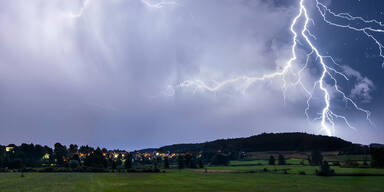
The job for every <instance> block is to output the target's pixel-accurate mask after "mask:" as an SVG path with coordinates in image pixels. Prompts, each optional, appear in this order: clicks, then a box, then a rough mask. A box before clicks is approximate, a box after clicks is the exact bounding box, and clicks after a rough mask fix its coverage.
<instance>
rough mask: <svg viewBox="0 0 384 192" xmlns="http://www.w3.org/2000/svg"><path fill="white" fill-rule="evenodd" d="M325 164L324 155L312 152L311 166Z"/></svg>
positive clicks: (316, 151)
mask: <svg viewBox="0 0 384 192" xmlns="http://www.w3.org/2000/svg"><path fill="white" fill-rule="evenodd" d="M322 162H323V155H321V152H320V151H318V150H315V151H312V153H311V165H321V164H322Z"/></svg>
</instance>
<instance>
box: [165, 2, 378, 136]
mask: <svg viewBox="0 0 384 192" xmlns="http://www.w3.org/2000/svg"><path fill="white" fill-rule="evenodd" d="M314 1H315V3H316V7H317V10H318V11H319V13H320V15H321V17H322V18H323V21H324V22H326V23H328V24H329V25H332V26H334V27H340V28H345V29H348V30H354V31H359V32H362V34H363V35H365V36H366V37H368V38H370V39H372V40H373V42H374V43H376V45H377V46H378V48H379V56H380V57H381V58H382V59H383V64H382V65H383V67H384V55H383V49H384V46H383V44H382V43H380V42H379V41H378V40H377V38H376V37H375V36H374V34H372V33H383V32H384V24H383V23H382V22H380V21H377V20H374V19H372V20H366V19H364V18H362V17H355V16H352V15H351V14H349V13H334V12H333V11H331V10H330V9H329V8H328V7H326V6H325V5H324V4H322V3H320V2H319V1H318V0H314ZM304 2H305V0H300V3H299V13H298V14H297V15H296V16H295V17H294V19H293V20H292V23H291V26H290V31H291V33H292V34H293V38H292V45H291V58H290V59H289V60H288V61H287V63H286V65H285V66H284V67H283V69H281V70H279V71H277V72H274V73H270V74H264V75H262V76H259V77H251V76H239V77H235V78H232V79H228V80H224V81H222V82H216V83H214V85H211V84H209V83H207V82H204V81H202V80H198V79H197V80H188V81H184V82H182V83H180V84H178V85H176V86H172V88H173V92H172V93H173V94H174V91H175V89H183V88H192V89H194V92H196V91H197V90H201V91H209V92H217V91H219V90H221V89H222V88H224V87H225V86H228V85H230V84H235V83H241V85H240V87H239V88H240V90H241V91H242V92H245V91H246V90H247V89H248V88H249V87H250V85H252V84H253V83H256V82H259V81H264V80H267V79H275V78H280V79H281V80H282V90H283V95H284V99H285V91H286V90H287V89H288V88H289V87H293V86H299V87H301V88H302V89H303V90H304V92H305V93H306V94H307V101H306V103H307V108H306V109H305V115H306V117H307V118H308V119H309V114H308V112H309V109H310V107H311V100H312V98H313V94H314V91H315V90H316V89H318V90H320V91H321V92H322V94H323V103H324V105H323V107H322V109H321V111H320V113H319V116H318V118H315V119H314V120H319V121H320V124H321V129H322V130H323V131H325V133H327V134H328V135H333V133H334V131H335V119H341V120H342V121H344V123H345V125H346V126H347V127H349V128H352V129H355V128H354V127H353V126H352V125H351V123H350V122H349V120H348V118H347V117H346V116H344V115H340V114H337V113H335V112H334V111H332V98H331V90H330V89H333V90H334V91H335V92H336V93H337V94H339V95H340V96H342V98H343V100H344V101H345V102H348V103H350V104H352V106H353V107H354V108H355V109H356V110H357V111H360V112H362V113H364V114H365V116H366V119H367V121H369V123H371V124H372V122H371V120H370V115H371V113H370V111H368V110H365V109H363V108H361V107H359V106H358V105H357V103H356V102H355V101H353V100H352V99H351V98H350V97H348V96H347V94H346V93H344V92H343V91H342V90H341V89H340V86H339V84H338V81H337V79H336V76H340V77H342V78H344V79H346V80H349V78H348V76H347V75H345V74H344V73H343V72H341V71H338V70H337V69H335V68H333V67H332V66H331V65H334V66H337V67H340V65H339V64H338V63H336V62H335V60H334V59H333V58H332V57H331V56H323V55H321V53H320V52H319V50H318V48H317V47H316V46H315V45H314V44H313V42H312V41H311V38H312V39H315V40H316V36H315V35H314V34H313V33H312V32H311V31H310V30H309V23H310V22H311V23H313V24H314V21H313V19H311V18H310V17H309V14H308V9H307V8H306V6H305V4H304ZM328 15H329V16H331V17H333V18H336V19H343V20H346V21H348V22H356V21H359V22H362V23H364V24H366V25H367V26H364V27H357V26H354V25H353V23H350V24H347V25H345V24H339V23H336V22H332V21H330V20H329V18H328V17H327V16H328ZM300 19H303V20H304V24H303V25H302V27H301V31H296V30H295V27H296V26H297V25H298V24H299V20H300ZM372 25H375V27H373V26H372ZM298 38H303V39H304V40H305V44H306V45H307V46H308V48H309V49H310V52H309V53H308V54H307V59H306V63H305V64H304V65H303V67H301V68H299V70H298V71H295V70H294V68H293V65H294V64H295V62H296V61H297V55H296V53H297V45H298V43H299V40H298ZM303 46H304V45H303ZM312 55H314V56H315V58H316V59H317V60H318V64H319V67H320V68H321V75H320V77H319V79H318V80H317V81H315V83H314V84H313V87H312V88H311V89H309V88H307V87H305V86H304V84H303V82H302V76H301V74H302V72H303V71H304V70H305V69H307V67H308V63H309V58H310V57H311V56H312ZM328 60H329V61H330V63H328V64H327V62H326V61H328ZM288 74H292V75H294V76H296V77H297V80H296V81H295V82H293V83H288V80H287V78H286V76H287V75H288ZM327 79H328V80H331V81H333V84H327V83H326V80H327Z"/></svg>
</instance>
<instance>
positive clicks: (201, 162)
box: [198, 158, 204, 168]
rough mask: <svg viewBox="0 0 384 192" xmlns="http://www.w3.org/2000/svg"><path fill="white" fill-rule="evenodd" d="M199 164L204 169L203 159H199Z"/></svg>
mask: <svg viewBox="0 0 384 192" xmlns="http://www.w3.org/2000/svg"><path fill="white" fill-rule="evenodd" d="M198 163H199V167H200V168H204V162H203V160H202V159H201V158H199V160H198Z"/></svg>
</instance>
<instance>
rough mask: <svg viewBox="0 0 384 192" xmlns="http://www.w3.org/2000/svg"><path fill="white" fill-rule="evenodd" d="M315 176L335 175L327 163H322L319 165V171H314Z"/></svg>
mask: <svg viewBox="0 0 384 192" xmlns="http://www.w3.org/2000/svg"><path fill="white" fill-rule="evenodd" d="M316 174H317V175H319V176H331V175H334V174H335V171H334V170H332V169H331V168H330V167H329V164H328V162H327V161H324V162H322V163H321V165H320V171H317V170H316Z"/></svg>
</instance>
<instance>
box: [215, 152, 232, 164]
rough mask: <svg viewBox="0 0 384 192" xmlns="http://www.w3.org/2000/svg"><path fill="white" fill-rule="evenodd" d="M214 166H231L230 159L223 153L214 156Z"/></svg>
mask: <svg viewBox="0 0 384 192" xmlns="http://www.w3.org/2000/svg"><path fill="white" fill-rule="evenodd" d="M211 164H212V165H225V166H226V165H229V158H228V157H227V156H226V155H224V154H221V153H218V154H216V155H215V156H213V158H212V160H211Z"/></svg>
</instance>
